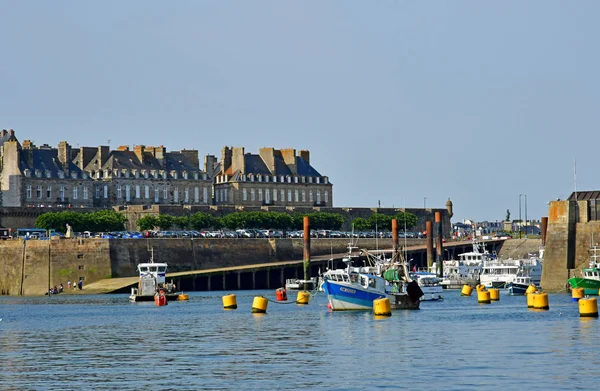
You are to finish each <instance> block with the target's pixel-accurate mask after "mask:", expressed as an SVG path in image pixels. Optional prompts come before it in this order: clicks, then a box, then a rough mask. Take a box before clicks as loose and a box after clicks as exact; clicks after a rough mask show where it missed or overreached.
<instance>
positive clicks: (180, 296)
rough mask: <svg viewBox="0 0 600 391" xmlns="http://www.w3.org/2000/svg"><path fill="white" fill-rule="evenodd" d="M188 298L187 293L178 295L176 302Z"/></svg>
mask: <svg viewBox="0 0 600 391" xmlns="http://www.w3.org/2000/svg"><path fill="white" fill-rule="evenodd" d="M189 299H190V296H189V295H188V294H187V293H180V294H179V295H177V300H189Z"/></svg>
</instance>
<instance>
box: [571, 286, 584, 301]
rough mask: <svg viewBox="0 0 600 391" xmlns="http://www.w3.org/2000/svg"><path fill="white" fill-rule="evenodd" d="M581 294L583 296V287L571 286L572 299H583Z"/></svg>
mask: <svg viewBox="0 0 600 391" xmlns="http://www.w3.org/2000/svg"><path fill="white" fill-rule="evenodd" d="M583 296H585V290H584V289H583V288H573V289H572V290H571V297H572V298H573V301H578V300H579V299H583Z"/></svg>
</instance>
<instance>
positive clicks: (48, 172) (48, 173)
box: [46, 170, 52, 178]
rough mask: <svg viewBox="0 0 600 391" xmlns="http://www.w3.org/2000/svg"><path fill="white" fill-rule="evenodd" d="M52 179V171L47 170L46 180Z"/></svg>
mask: <svg viewBox="0 0 600 391" xmlns="http://www.w3.org/2000/svg"><path fill="white" fill-rule="evenodd" d="M50 177H52V173H51V172H50V170H46V178H50Z"/></svg>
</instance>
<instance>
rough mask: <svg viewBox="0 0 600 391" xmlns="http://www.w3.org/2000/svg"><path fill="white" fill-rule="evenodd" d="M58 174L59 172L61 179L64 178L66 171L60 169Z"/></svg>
mask: <svg viewBox="0 0 600 391" xmlns="http://www.w3.org/2000/svg"><path fill="white" fill-rule="evenodd" d="M57 174H58V177H59V178H60V179H63V178H64V177H65V172H64V171H62V170H58V173H57ZM48 178H50V177H48Z"/></svg>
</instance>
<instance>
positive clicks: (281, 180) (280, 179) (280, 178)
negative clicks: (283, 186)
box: [279, 175, 284, 183]
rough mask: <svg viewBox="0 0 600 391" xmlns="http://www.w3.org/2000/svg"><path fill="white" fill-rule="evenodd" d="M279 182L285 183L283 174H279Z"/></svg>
mask: <svg viewBox="0 0 600 391" xmlns="http://www.w3.org/2000/svg"><path fill="white" fill-rule="evenodd" d="M279 182H281V183H283V182H284V180H283V175H280V176H279Z"/></svg>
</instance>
